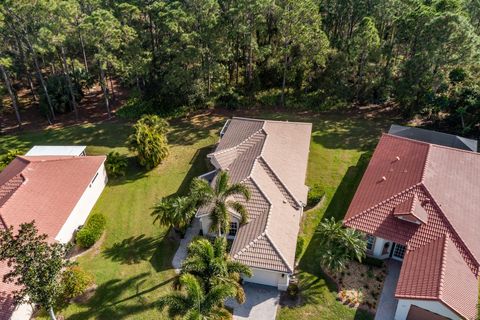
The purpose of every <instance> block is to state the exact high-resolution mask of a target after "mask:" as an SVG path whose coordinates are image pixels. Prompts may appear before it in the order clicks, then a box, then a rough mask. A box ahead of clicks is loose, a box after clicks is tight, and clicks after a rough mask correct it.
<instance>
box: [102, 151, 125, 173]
mask: <svg viewBox="0 0 480 320" xmlns="http://www.w3.org/2000/svg"><path fill="white" fill-rule="evenodd" d="M127 167H128V159H127V157H126V156H125V155H121V154H120V153H118V152H116V151H112V152H110V153H109V154H108V155H107V161H106V162H105V169H106V170H107V173H108V175H109V176H111V177H120V176H124V175H125V174H126V172H127Z"/></svg>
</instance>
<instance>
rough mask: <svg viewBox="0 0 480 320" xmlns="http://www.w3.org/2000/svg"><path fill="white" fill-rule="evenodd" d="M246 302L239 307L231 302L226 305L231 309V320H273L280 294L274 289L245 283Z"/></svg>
mask: <svg viewBox="0 0 480 320" xmlns="http://www.w3.org/2000/svg"><path fill="white" fill-rule="evenodd" d="M243 288H244V290H245V295H246V297H247V301H245V303H244V304H241V305H239V304H238V303H236V302H235V301H233V300H229V301H227V303H226V305H227V306H229V307H230V308H233V319H235V320H245V319H252V320H253V319H255V320H275V317H276V315H277V308H278V305H279V302H280V292H279V291H278V290H277V288H275V287H270V286H262V285H259V284H253V283H248V282H245V283H244V285H243Z"/></svg>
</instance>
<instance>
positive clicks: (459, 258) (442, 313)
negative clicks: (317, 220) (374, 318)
mask: <svg viewBox="0 0 480 320" xmlns="http://www.w3.org/2000/svg"><path fill="white" fill-rule="evenodd" d="M479 207H480V154H478V153H476V152H470V151H465V150H461V149H455V148H450V147H445V146H440V145H436V144H430V143H426V142H421V141H416V140H411V139H407V138H403V137H398V136H394V135H390V134H384V135H383V136H382V138H381V139H380V142H379V143H378V145H377V148H376V150H375V152H374V154H373V156H372V159H371V160H370V163H369V165H368V168H367V170H366V172H365V174H364V176H363V178H362V181H361V182H360V185H359V187H358V189H357V191H356V193H355V196H354V198H353V200H352V203H351V204H350V207H349V209H348V212H347V214H346V216H345V219H344V225H346V226H348V227H351V228H355V229H358V230H361V231H363V232H365V233H366V234H367V241H368V245H367V249H368V253H369V254H370V255H371V256H374V257H377V258H380V259H386V258H391V259H395V260H398V261H402V267H401V271H400V276H399V278H398V283H397V287H396V291H395V297H396V298H397V299H398V304H397V309H396V313H395V320H404V319H409V320H417V319H476V313H477V303H478V271H479V266H480V246H479V244H480V233H479V232H478V226H479V225H480V211H479Z"/></svg>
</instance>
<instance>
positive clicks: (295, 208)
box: [202, 118, 311, 272]
mask: <svg viewBox="0 0 480 320" xmlns="http://www.w3.org/2000/svg"><path fill="white" fill-rule="evenodd" d="M310 132H311V124H304V123H295V122H280V121H266V120H252V119H245V118H233V119H232V120H231V121H230V123H229V124H228V127H227V129H226V130H225V131H224V135H223V137H222V139H221V140H220V143H219V144H218V147H217V149H216V150H215V152H213V153H212V154H210V155H209V157H210V158H211V159H212V163H213V164H214V165H216V166H217V168H218V167H219V168H218V169H223V170H227V171H228V172H229V174H230V177H231V181H232V182H233V183H236V182H241V183H244V184H246V185H247V186H248V187H249V189H250V190H251V193H252V199H251V200H250V201H249V202H246V203H245V201H244V200H243V199H238V200H239V201H242V202H244V204H245V205H246V206H247V209H248V212H249V213H250V220H249V222H248V223H247V224H246V225H243V226H240V228H239V230H238V232H237V235H236V237H235V240H234V241H233V244H232V249H231V254H232V256H233V257H234V259H236V260H239V261H243V262H245V263H246V264H248V265H250V266H252V267H257V268H263V269H269V270H277V271H281V272H292V271H293V268H294V260H295V249H296V240H297V235H298V230H299V222H300V213H301V206H300V205H299V203H301V202H305V201H306V191H307V187H306V186H305V185H304V181H305V175H306V166H307V162H308V161H307V160H308V150H309V143H310ZM286 149H288V150H289V152H288V153H285V152H283V150H286ZM227 153H228V154H227ZM264 157H265V158H264ZM277 158H278V159H277ZM279 159H280V160H279ZM293 167H295V171H292V170H291V169H292V168H293ZM202 212H203V211H202Z"/></svg>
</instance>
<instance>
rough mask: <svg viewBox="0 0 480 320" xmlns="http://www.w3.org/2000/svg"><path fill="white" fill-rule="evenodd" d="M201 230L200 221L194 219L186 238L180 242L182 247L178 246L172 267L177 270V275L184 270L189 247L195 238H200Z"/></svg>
mask: <svg viewBox="0 0 480 320" xmlns="http://www.w3.org/2000/svg"><path fill="white" fill-rule="evenodd" d="M201 228H202V226H201V225H200V220H198V219H196V218H195V219H193V222H192V225H191V226H190V227H189V228H188V229H187V232H186V233H185V237H184V238H183V239H182V240H181V241H180V245H179V246H178V249H177V252H175V255H174V256H173V260H172V266H173V267H174V268H175V272H176V273H180V269H181V268H182V262H183V260H185V258H186V257H187V248H188V245H189V244H190V242H191V241H192V240H193V238H194V237H196V236H198V233H199V232H200V229H201Z"/></svg>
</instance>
